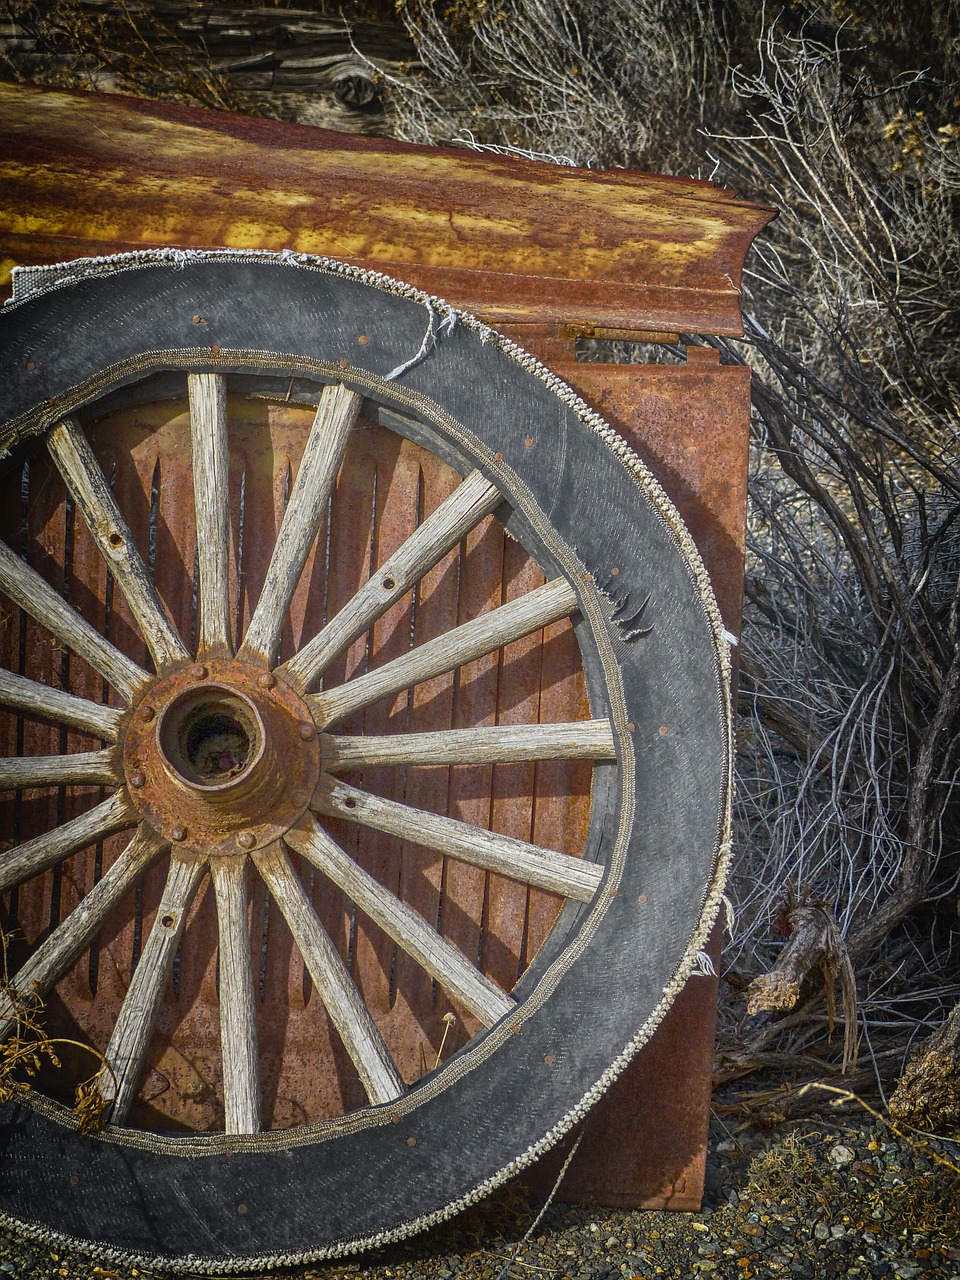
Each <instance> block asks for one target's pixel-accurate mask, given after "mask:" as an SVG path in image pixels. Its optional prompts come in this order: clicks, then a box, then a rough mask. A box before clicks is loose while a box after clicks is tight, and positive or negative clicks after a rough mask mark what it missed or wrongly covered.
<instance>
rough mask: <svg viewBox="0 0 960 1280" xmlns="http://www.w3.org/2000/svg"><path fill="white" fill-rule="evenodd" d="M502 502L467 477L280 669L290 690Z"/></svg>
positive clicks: (308, 680)
mask: <svg viewBox="0 0 960 1280" xmlns="http://www.w3.org/2000/svg"><path fill="white" fill-rule="evenodd" d="M501 501H502V499H501V495H500V493H499V491H498V490H497V488H496V487H495V486H494V485H492V484H491V483H490V482H489V480H487V479H486V478H485V477H484V476H483V475H481V473H480V472H479V471H474V472H472V473H471V474H470V475H469V476H468V477H467V479H466V480H464V482H463V483H462V484H461V485H459V486H458V487H457V489H455V490H454V492H453V493H452V494H451V495H450V497H449V498H447V499H446V500H445V501H444V502H442V503H441V504H440V506H439V507H438V508H437V509H436V511H434V512H433V513H432V515H429V516H428V517H427V518H426V520H424V522H423V524H421V525H420V526H419V528H418V529H417V530H416V532H415V533H413V534H411V536H410V537H409V538H408V539H407V540H406V542H404V544H403V545H402V546H401V547H400V548H399V550H398V551H396V552H394V554H393V555H392V556H391V557H390V558H389V559H388V560H387V561H386V562H385V563H384V564H382V565H381V566H380V568H379V569H378V570H377V572H376V573H375V574H374V575H373V576H372V577H371V578H370V579H369V581H368V582H367V583H365V584H364V586H362V587H361V588H360V590H359V591H358V592H357V593H356V594H355V595H354V596H353V598H352V599H351V600H350V602H349V604H347V605H346V606H345V607H344V608H343V609H341V610H340V612H339V613H338V614H337V615H336V616H335V617H334V618H333V619H332V620H331V621H330V622H328V623H327V625H326V626H325V627H323V628H322V630H320V631H319V632H317V634H316V635H315V636H314V637H313V639H312V640H310V642H309V643H308V644H306V645H305V646H304V647H303V648H302V649H301V650H300V652H299V653H298V654H297V655H296V656H295V657H293V658H291V659H290V661H289V662H287V663H285V664H284V665H283V666H282V667H281V668H280V672H281V673H282V675H283V677H284V679H285V680H287V681H288V682H289V683H290V684H292V685H293V687H294V688H295V689H300V690H304V691H305V690H307V689H309V688H311V687H312V686H313V685H315V684H316V682H317V681H318V680H319V678H320V676H321V675H322V674H323V673H324V671H325V670H326V669H327V667H329V665H330V663H331V662H333V661H334V660H335V659H336V658H337V657H338V656H339V655H340V654H341V653H343V651H344V650H345V649H347V648H348V647H349V646H350V645H351V644H352V643H353V641H354V640H356V638H357V636H359V635H362V633H363V632H364V631H366V630H367V628H368V627H369V626H371V625H372V624H373V623H374V622H376V620H377V619H378V618H379V617H382V615H383V614H384V613H386V611H387V609H389V608H390V606H391V605H392V604H393V603H394V602H395V601H397V600H399V599H400V597H401V596H403V595H405V594H406V592H408V591H409V590H410V589H411V587H413V586H414V584H415V583H417V582H418V581H419V580H420V579H421V578H422V577H423V575H424V574H425V573H427V572H428V571H429V570H430V569H432V568H433V566H434V565H435V564H437V563H438V562H439V561H440V560H441V559H442V558H443V556H444V555H446V553H447V552H448V551H449V550H450V549H451V548H452V547H455V546H456V545H457V543H458V542H459V541H460V540H461V539H462V538H464V537H465V536H466V535H467V534H468V533H469V532H470V530H471V529H474V528H476V526H477V525H478V524H479V523H480V521H481V520H482V519H483V518H484V516H486V515H489V513H490V512H491V511H493V509H494V508H495V507H497V506H499V504H500V502H501Z"/></svg>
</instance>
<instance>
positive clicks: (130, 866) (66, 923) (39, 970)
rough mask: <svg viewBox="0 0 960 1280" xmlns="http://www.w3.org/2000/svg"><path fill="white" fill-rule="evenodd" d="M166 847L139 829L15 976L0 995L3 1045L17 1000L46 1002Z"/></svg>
mask: <svg viewBox="0 0 960 1280" xmlns="http://www.w3.org/2000/svg"><path fill="white" fill-rule="evenodd" d="M165 848H166V845H165V844H163V843H162V842H161V841H160V840H159V839H158V838H157V837H156V836H155V835H154V833H153V832H152V831H151V830H150V828H149V827H148V826H146V824H141V826H140V827H139V828H138V829H137V833H136V835H135V836H134V837H133V839H132V840H131V841H130V843H129V844H128V845H127V847H126V849H124V851H123V853H121V855H120V857H119V858H117V860H116V862H114V863H113V865H112V866H111V867H110V868H109V869H108V870H107V871H106V872H105V873H104V875H103V877H102V878H101V879H100V880H98V881H97V883H96V884H95V885H94V886H93V888H92V889H91V890H90V892H89V893H87V894H85V895H84V897H83V898H81V900H80V901H79V902H78V903H77V905H76V906H75V907H74V909H73V910H72V911H71V912H70V914H69V915H68V916H67V917H66V919H65V920H63V921H61V923H60V924H58V925H57V927H56V929H54V931H53V933H51V934H50V935H49V937H47V938H45V939H44V941H43V942H42V943H41V944H40V946H39V947H37V949H36V951H34V953H33V954H32V955H31V957H30V959H29V960H27V962H26V963H25V964H24V965H23V967H22V968H20V969H19V970H18V971H17V973H16V974H15V975H14V977H13V978H12V979H11V982H10V989H9V993H8V995H6V996H5V995H4V994H3V993H2V992H0V1040H4V1039H5V1038H6V1037H7V1036H8V1035H9V1034H10V1031H11V1029H12V1026H13V1016H14V1003H15V1000H16V999H17V998H18V997H19V998H22V997H30V996H38V997H40V998H41V999H42V998H43V997H44V996H45V995H46V993H47V992H48V991H49V990H50V989H51V988H52V987H54V986H56V984H57V983H58V982H59V981H60V979H61V978H62V977H63V975H64V974H65V973H66V972H67V970H68V969H70V968H71V967H72V965H73V964H74V962H75V961H76V960H77V958H78V957H79V956H80V955H81V953H82V952H84V951H85V950H86V949H87V947H89V946H90V944H91V942H92V941H93V939H94V937H95V936H96V934H97V933H98V932H99V930H100V929H101V927H102V926H103V925H104V923H105V922H106V920H107V918H108V917H109V915H110V913H111V912H112V911H113V910H114V908H115V907H117V906H118V905H119V904H120V902H122V900H123V899H124V897H125V896H126V895H127V894H128V893H129V892H130V891H131V890H132V889H133V887H134V885H135V884H136V882H137V881H138V880H139V879H140V877H141V876H142V875H144V873H145V872H146V871H147V870H148V869H149V868H150V866H151V865H152V864H153V862H154V861H155V859H156V858H157V857H159V855H160V854H161V853H162V852H163V850H164V849H165ZM11 997H12V998H11Z"/></svg>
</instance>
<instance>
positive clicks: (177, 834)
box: [170, 824, 187, 844]
mask: <svg viewBox="0 0 960 1280" xmlns="http://www.w3.org/2000/svg"><path fill="white" fill-rule="evenodd" d="M186 838H187V828H186V827H181V826H180V825H179V824H178V825H177V826H175V827H171V828H170V839H171V840H175V841H176V842H177V844H179V843H180V841H181V840H186Z"/></svg>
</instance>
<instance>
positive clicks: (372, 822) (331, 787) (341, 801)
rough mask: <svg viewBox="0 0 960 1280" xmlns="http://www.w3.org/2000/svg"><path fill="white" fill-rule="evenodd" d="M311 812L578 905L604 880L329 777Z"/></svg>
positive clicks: (586, 866) (590, 866)
mask: <svg viewBox="0 0 960 1280" xmlns="http://www.w3.org/2000/svg"><path fill="white" fill-rule="evenodd" d="M310 805H311V808H313V809H315V810H317V812H319V813H324V814H326V815H327V816H328V817H333V818H344V819H346V821H347V822H358V823H360V825H361V826H364V827H373V828H374V829H375V830H376V831H385V832H387V833H388V834H389V835H393V836H399V837H400V839H401V840H408V841H411V842H412V843H414V844H419V845H422V846H423V847H424V848H426V849H436V850H438V851H439V852H440V853H444V854H446V855H447V856H448V857H450V858H457V859H459V860H460V861H461V862H469V863H472V865H473V866H475V867H483V869H484V870H485V871H497V872H499V873H500V875H504V876H509V877H510V879H511V880H522V881H523V883H524V884H531V885H534V886H535V887H536V888H538V889H548V890H550V892H551V893H560V894H562V895H563V896H564V897H565V898H573V899H575V900H576V901H577V902H589V901H590V899H591V898H592V897H593V895H594V894H595V893H596V891H597V887H598V885H599V884H600V881H601V879H602V877H603V868H602V867H598V866H597V864H596V863H594V862H582V861H581V860H580V859H579V858H574V857H571V856H570V855H569V854H565V853H557V852H556V850H554V849H543V848H541V847H540V846H539V845H535V844H528V843H527V842H526V841H525V840H517V839H515V838H514V837H512V836H503V835H497V834H496V832H494V831H487V830H485V829H484V828H483V827H474V826H471V825H470V823H467V822H460V821H458V820H457V819H456V818H447V817H442V816H441V815H440V814H436V813H427V812H425V811H424V810H422V809H414V808H412V807H411V806H410V805H406V804H398V803H397V801H395V800H384V799H382V798H381V797H380V796H375V795H371V794H370V793H369V792H367V791H360V790H359V789H358V788H357V787H348V786H346V785H345V784H344V783H342V782H338V781H336V779H334V778H321V779H320V784H319V786H318V787H317V789H316V790H315V791H314V793H313V799H312V800H311V802H310Z"/></svg>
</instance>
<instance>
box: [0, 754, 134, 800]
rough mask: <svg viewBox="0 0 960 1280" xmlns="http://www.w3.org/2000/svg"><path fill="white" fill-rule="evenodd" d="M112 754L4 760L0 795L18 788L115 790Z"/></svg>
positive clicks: (25, 757)
mask: <svg viewBox="0 0 960 1280" xmlns="http://www.w3.org/2000/svg"><path fill="white" fill-rule="evenodd" d="M117 781H118V777H117V765H116V757H115V755H114V753H113V752H112V751H82V752H80V751H78V752H77V753H76V754H75V755H70V756H8V757H5V758H3V759H0V791H12V790H15V789H16V788H19V787H61V786H63V787H65V786H73V785H77V786H81V785H83V784H85V783H89V784H92V785H97V784H100V785H102V786H115V785H116V783H117Z"/></svg>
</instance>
